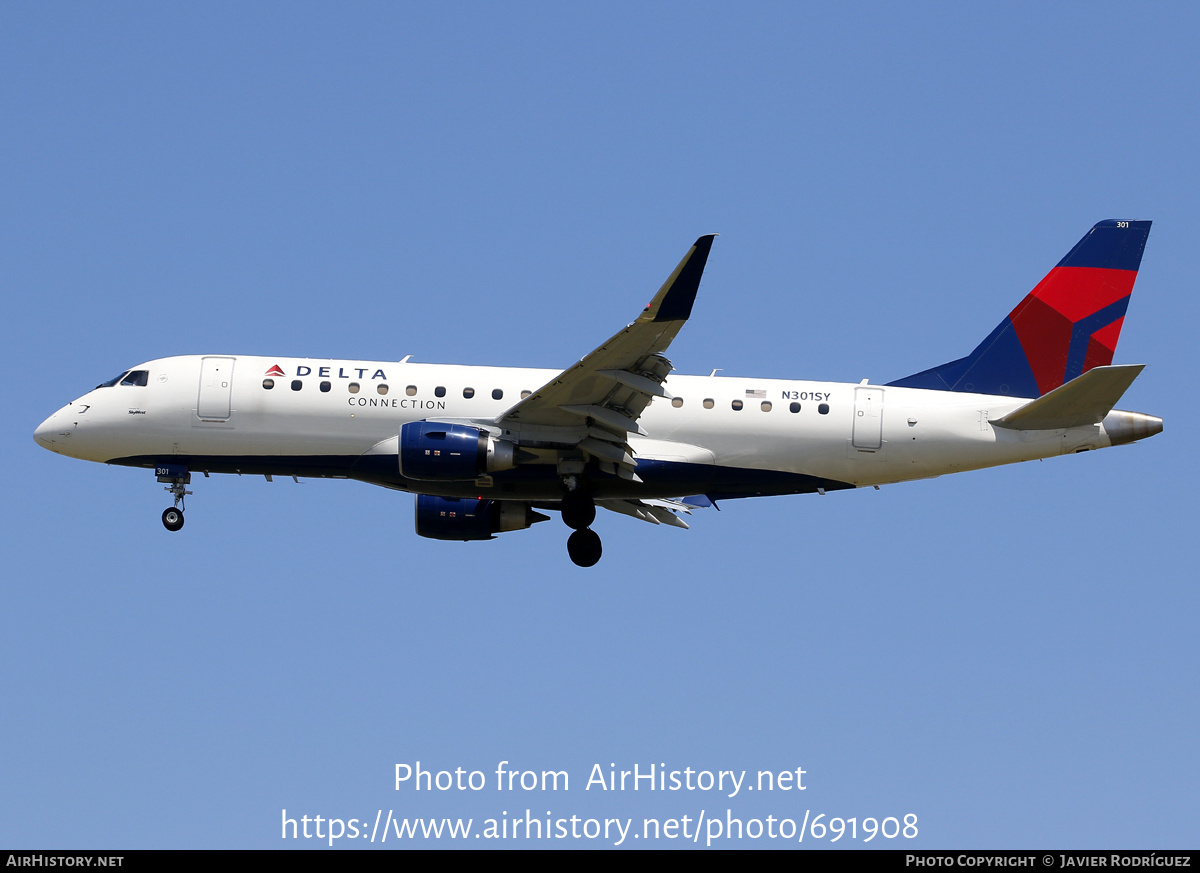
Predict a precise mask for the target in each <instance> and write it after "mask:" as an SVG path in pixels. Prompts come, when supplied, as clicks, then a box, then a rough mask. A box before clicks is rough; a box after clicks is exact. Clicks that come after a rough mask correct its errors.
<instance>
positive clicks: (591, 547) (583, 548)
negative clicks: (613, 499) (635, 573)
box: [560, 490, 604, 567]
mask: <svg viewBox="0 0 1200 873" xmlns="http://www.w3.org/2000/svg"><path fill="white" fill-rule="evenodd" d="M560 510H561V512H562V519H563V522H564V523H565V524H566V525H567V527H569V528H571V529H572V530H573V531H574V533H573V534H571V536H569V537H568V538H567V554H568V555H570V557H571V560H572V561H573V562H574V563H575V564H576V566H579V567H591V566H593V565H594V564H595V563H596V562H597V561H599V560H600V555H601V554H603V552H604V548H603V546H602V545H601V544H600V536H599V535H598V534H597V533H596V532H595V531H594V530H590V529H589V526H590V525H591V523H592V522H593V521H595V520H596V501H594V500H593V499H592V497H591V495H590V494H584V493H583V492H581V491H578V490H576V491H568V492H567V493H566V494H565V495H564V496H563V499H562V504H561V505H560Z"/></svg>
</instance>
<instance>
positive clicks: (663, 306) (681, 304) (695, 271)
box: [637, 233, 717, 322]
mask: <svg viewBox="0 0 1200 873" xmlns="http://www.w3.org/2000/svg"><path fill="white" fill-rule="evenodd" d="M716 236H717V235H716V234H715V233H709V234H705V235H704V236H702V237H700V239H698V240H696V242H695V244H694V245H693V246H692V247H691V248H690V249H688V253H687V254H686V255H684V256H683V260H682V261H680V262H679V266H677V267H676V268H675V271H674V272H673V273H671V275H670V276H668V277H667V281H666V282H664V283H663V286H662V287H661V288H659V289H658V293H657V294H655V295H654V299H653V300H651V301H650V305H649V306H647V307H646V309H645V311H644V312H642V314H641V315H639V316H638V319H637V320H638V321H639V322H647V321H687V319H688V316H690V315H691V314H692V304H693V303H695V302H696V292H697V291H699V290H700V276H701V275H703V273H704V265H705V264H707V263H708V253H709V250H711V249H712V244H713V239H714V238H715V237H716Z"/></svg>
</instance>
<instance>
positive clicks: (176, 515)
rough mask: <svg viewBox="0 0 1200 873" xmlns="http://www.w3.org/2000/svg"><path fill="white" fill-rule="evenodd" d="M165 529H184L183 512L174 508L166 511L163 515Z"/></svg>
mask: <svg viewBox="0 0 1200 873" xmlns="http://www.w3.org/2000/svg"><path fill="white" fill-rule="evenodd" d="M162 520H163V527H165V528H166V529H167V530H169V531H177V530H179V529H180V528H182V527H183V510H181V509H177V508H175V507H174V506H172V507H171V508H169V509H164V510H163V514H162Z"/></svg>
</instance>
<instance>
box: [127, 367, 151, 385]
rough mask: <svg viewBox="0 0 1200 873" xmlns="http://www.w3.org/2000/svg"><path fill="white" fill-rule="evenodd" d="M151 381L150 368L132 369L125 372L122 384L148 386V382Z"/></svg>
mask: <svg viewBox="0 0 1200 873" xmlns="http://www.w3.org/2000/svg"><path fill="white" fill-rule="evenodd" d="M149 381H150V371H149V370H130V371H129V372H128V373H126V374H125V378H124V379H122V380H121V384H122V385H138V386H140V387H143V388H144V387H146V383H147V382H149Z"/></svg>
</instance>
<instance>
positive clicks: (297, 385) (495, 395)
mask: <svg viewBox="0 0 1200 873" xmlns="http://www.w3.org/2000/svg"><path fill="white" fill-rule="evenodd" d="M262 385H263V388H266V389H267V390H268V391H270V390H271V389H272V388H274V387H275V380H274V379H263V383H262ZM317 387H319V388H320V389H321V392H322V393H324V394H327V393H329V391H331V390H332V389H333V383H331V382H328V381H325V382H321V383H320V384H319V385H318V386H317ZM303 388H304V380H302V379H293V380H292V390H293V391H300V390H301V389H303ZM346 390H347V391H349V392H350V393H351V394H357V393H358V392H359V391H361V390H362V385H360V384H359V383H358V382H349V383H347V385H346ZM390 390H391V389H390V388H389V387H388V385H387V383H386V382H380V383H378V384H377V385H376V386H375V392H376V393H377V394H387V393H388V391H390ZM404 393H405V394H407V395H408V396H409V397H415V396H416V395H417V386H416V385H409V386H407V387H406V388H405V389H404ZM532 393H533V392H532V391H522V392H521V399H522V400H524V399H525V398H526V397H528V396H529V395H530V394H532ZM462 394H463V397H465V398H466V399H468V400H470V399H471V398H472V397H474V396H475V389H474V388H464V389H463V393H462ZM433 395H434V396H435V397H445V396H446V388H445V386H444V385H438V386H437V387H436V388H434V389H433ZM492 399H493V400H503V399H504V389H503V388H493V389H492Z"/></svg>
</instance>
